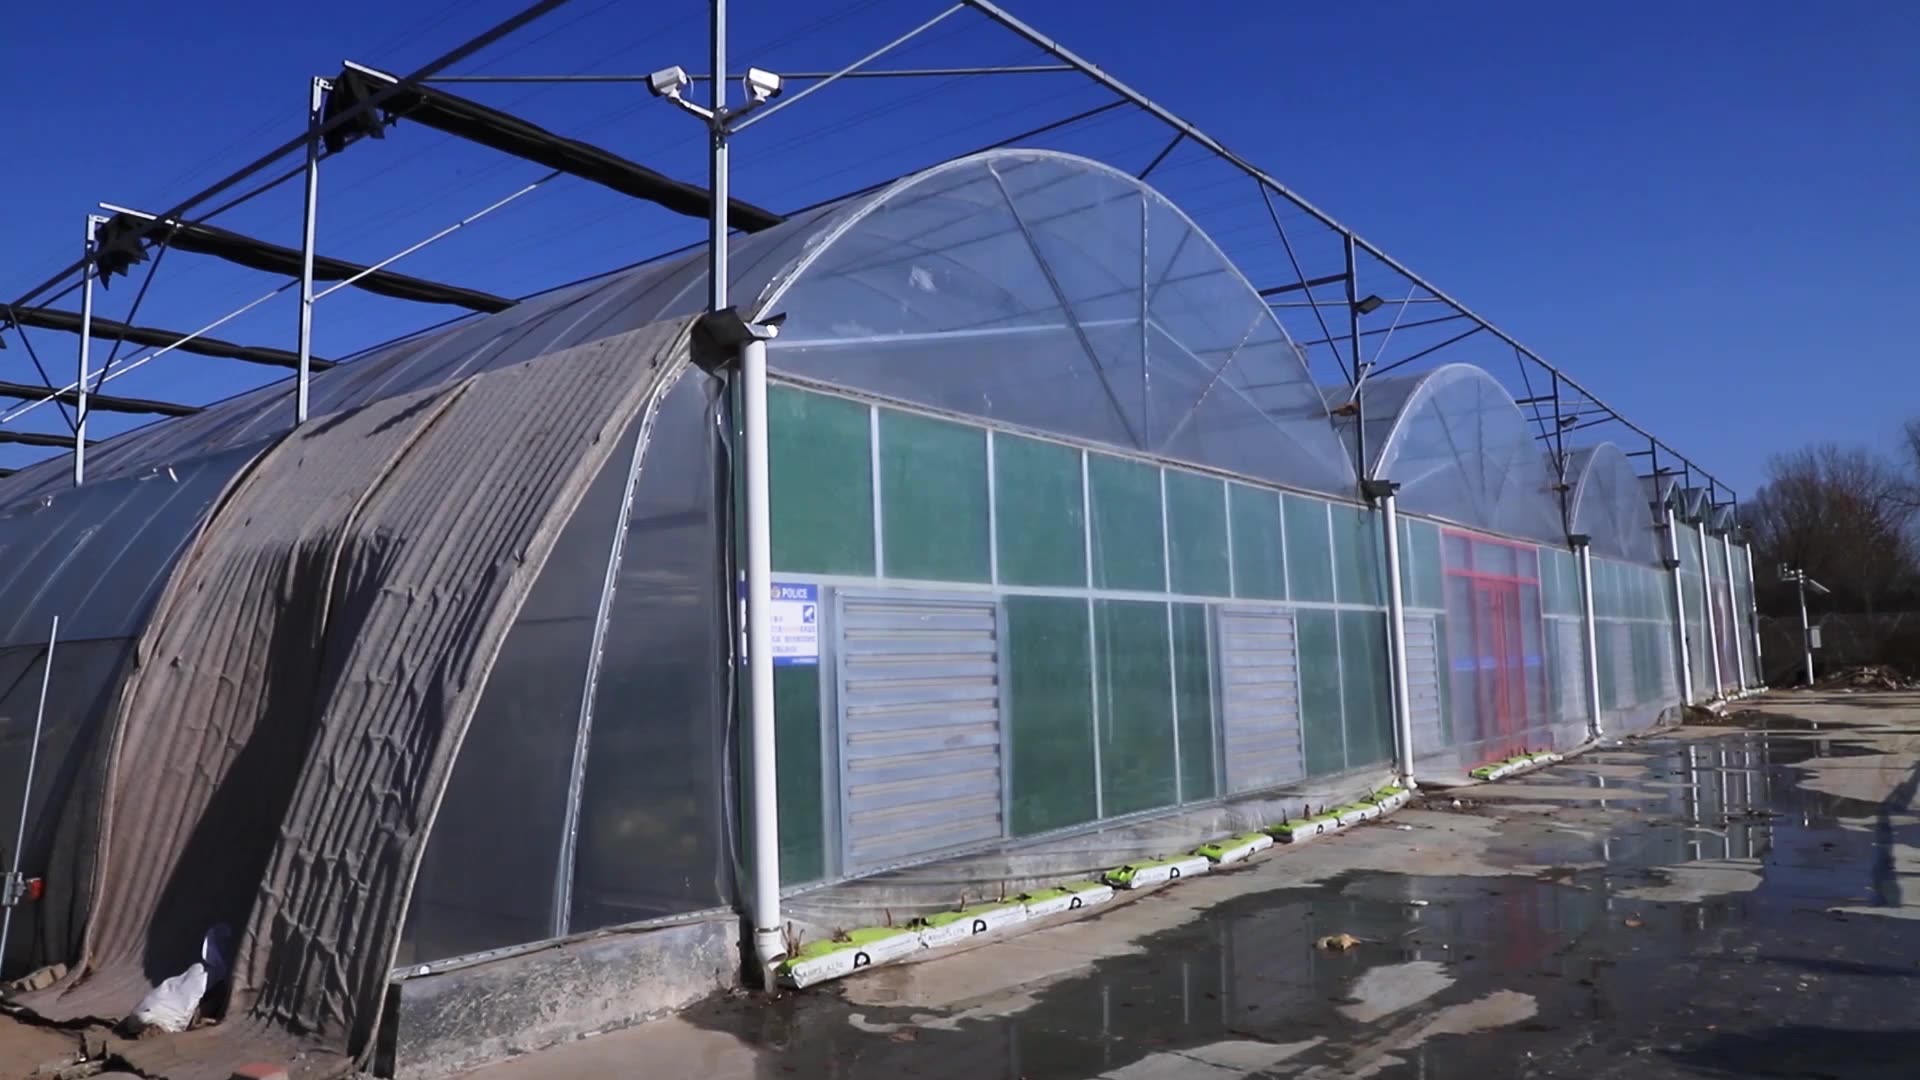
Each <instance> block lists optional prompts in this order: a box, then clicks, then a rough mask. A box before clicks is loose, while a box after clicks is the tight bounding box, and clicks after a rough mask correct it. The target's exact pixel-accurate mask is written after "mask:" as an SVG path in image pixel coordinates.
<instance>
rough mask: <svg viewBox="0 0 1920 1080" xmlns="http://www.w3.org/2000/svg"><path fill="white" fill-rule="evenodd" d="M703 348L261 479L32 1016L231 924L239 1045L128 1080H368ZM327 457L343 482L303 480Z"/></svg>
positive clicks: (622, 343) (380, 432)
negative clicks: (626, 449)
mask: <svg viewBox="0 0 1920 1080" xmlns="http://www.w3.org/2000/svg"><path fill="white" fill-rule="evenodd" d="M687 340H688V339H687V329H686V324H685V323H684V322H679V323H673V324H667V325H663V326H657V327H653V328H649V329H647V330H644V331H642V332H639V333H636V334H633V335H627V336H624V337H622V338H618V339H613V340H610V341H607V342H605V343H603V344H601V345H598V346H590V347H587V348H583V349H579V350H574V351H571V352H567V353H562V354H558V355H555V356H553V357H549V358H546V359H545V360H543V361H541V362H539V363H535V364H528V365H522V366H519V367H516V368H510V369H505V370H501V371H498V372H495V373H493V374H491V375H489V376H486V377H483V378H479V379H474V380H467V381H463V382H462V383H461V384H459V385H458V386H453V387H448V388H445V389H443V390H439V391H436V392H430V393H428V394H423V395H419V396H413V397H405V398H399V399H393V400H390V401H387V402H383V403H380V404H379V405H377V406H375V407H373V408H370V409H367V410H361V411H358V412H355V413H352V414H349V415H346V416H343V417H341V418H340V419H339V420H338V421H336V422H333V423H327V424H314V425H309V426H307V427H306V428H303V429H302V430H301V432H300V433H299V434H298V435H297V436H296V437H295V439H294V440H292V441H290V442H289V443H286V444H283V445H282V446H280V447H276V448H275V450H274V451H273V452H272V453H271V454H270V455H268V456H267V458H265V459H263V461H262V463H261V464H260V465H259V466H257V467H256V468H255V469H254V470H252V472H251V473H250V474H249V476H248V478H247V481H246V483H245V485H244V487H243V488H242V489H240V490H238V491H236V492H235V493H234V495H233V496H232V497H231V499H230V500H229V502H228V503H227V505H226V506H225V507H224V508H223V511H222V515H221V516H220V517H219V518H218V519H217V520H216V522H215V523H214V525H213V526H211V527H210V528H209V529H208V530H207V531H206V533H205V537H204V538H203V539H202V541H201V542H200V543H199V544H198V545H197V546H196V548H195V551H194V554H193V557H192V558H191V559H190V560H189V562H188V565H190V566H192V567H193V572H192V573H190V574H176V575H175V576H174V577H173V579H172V580H171V581H170V582H169V584H168V587H167V592H166V595H165V597H164V598H163V599H162V601H161V603H160V604H159V605H158V607H157V609H156V613H155V615H154V617H153V619H152V623H151V625H150V626H149V628H148V630H147V631H146V633H145V635H144V636H143V643H142V649H143V651H144V652H145V653H146V654H147V655H150V656H152V657H154V658H155V659H154V662H152V663H151V664H149V665H147V666H145V667H143V668H142V669H141V672H140V675H139V677H138V678H137V679H135V680H133V681H130V682H129V684H128V687H127V689H126V691H125V692H124V695H123V698H122V707H121V709H120V711H121V712H122V713H124V714H125V716H126V717H127V721H126V723H125V725H124V727H123V729H122V731H121V733H120V734H119V735H118V737H117V738H116V740H115V743H114V748H113V753H112V755H111V758H110V764H109V773H108V776H109V781H108V784H107V787H108V794H107V797H106V798H105V799H104V806H105V813H107V814H108V815H109V817H110V820H111V822H112V826H111V827H106V826H103V827H102V829H101V830H100V831H101V833H102V834H103V835H104V836H105V837H106V838H107V841H106V843H105V845H104V851H103V858H102V861H101V867H100V869H99V871H98V873H97V875H96V878H97V881H98V883H99V884H98V895H97V897H96V910H95V913H94V915H93V918H92V919H91V921H90V922H89V925H88V930H87V934H86V949H85V951H84V953H83V955H82V957H81V963H80V965H79V966H78V968H77V969H76V971H75V972H74V973H72V974H70V975H69V977H68V978H67V979H66V980H65V981H63V982H62V983H60V984H57V985H56V986H55V987H54V988H52V989H50V990H48V991H46V992H43V993H41V994H36V995H32V996H31V997H30V998H29V999H28V1000H27V1001H26V1003H27V1004H28V1005H29V1007H31V1008H33V1009H35V1010H36V1011H38V1012H41V1013H42V1014H43V1015H47V1016H52V1017H58V1016H67V1017H78V1016H97V1017H109V1018H111V1017H118V1016H121V1015H124V1014H125V1013H126V1012H127V1011H128V1010H129V1009H130V1008H131V1007H132V1005H133V1003H134V1002H137V1001H138V1000H139V998H140V996H141V995H142V994H144V993H145V992H146V989H147V988H148V987H149V986H150V985H151V984H152V981H153V980H154V979H155V978H157V977H158V976H156V975H155V973H156V972H159V973H162V974H164V973H166V972H171V971H176V970H179V969H180V968H182V967H184V966H185V964H186V962H187V961H188V960H189V959H191V958H192V954H193V953H194V952H195V951H196V947H195V942H197V940H198V937H199V934H200V933H201V932H202V931H203V930H204V928H205V927H208V926H211V925H215V924H217V923H219V922H227V923H228V924H229V925H233V926H236V927H244V928H245V929H244V932H242V933H240V934H239V935H238V940H237V945H236V950H235V957H234V970H233V977H232V988H231V993H230V1000H229V1003H228V1016H227V1020H226V1022H225V1023H222V1024H220V1025H217V1026H215V1027H211V1028H203V1029H199V1030H196V1031H191V1032H188V1033H185V1034H183V1035H180V1036H176V1037H172V1038H168V1039H161V1040H148V1041H146V1042H143V1043H141V1044H140V1045H139V1046H138V1047H132V1048H128V1049H127V1050H126V1051H125V1056H126V1057H127V1059H128V1061H129V1063H130V1064H131V1065H132V1066H133V1067H134V1068H136V1069H138V1070H139V1071H140V1072H141V1073H142V1074H144V1075H154V1074H159V1075H167V1076H172V1077H176V1078H177V1080H187V1078H192V1080H199V1078H200V1077H206V1078H208V1080H219V1078H221V1077H225V1076H227V1075H229V1074H230V1073H231V1071H232V1069H233V1068H234V1067H236V1066H237V1065H238V1064H239V1063H240V1062H243V1061H247V1060H266V1059H286V1058H288V1057H290V1056H292V1055H293V1054H295V1053H300V1054H304V1055H306V1057H305V1058H304V1060H303V1062H302V1065H301V1071H302V1075H311V1076H325V1075H332V1074H333V1073H334V1072H336V1071H344V1070H346V1069H347V1068H348V1067H350V1065H351V1062H352V1057H351V1055H352V1054H354V1053H356V1052H358V1051H359V1050H361V1049H362V1048H364V1047H365V1046H367V1044H368V1041H369V1039H370V1038H371V1035H372V1032H373V1031H374V1030H375V1029H376V1028H377V1025H378V1020H379V1014H380V1009H381V1007H382V1003H383V1000H384V996H385V987H386V981H387V975H388V971H389V968H390V966H391V964H392V961H393V957H394V955H395V952H396V950H397V947H398V937H399V930H400V925H401V922H402V916H403V914H404V911H405V907H406V903H407V898H408V893H409V891H410V887H411V884H412V882H413V880H414V875H415V873H416V870H417V867H418V864H419V859H420V856H421V853H422V848H423V846H424V842H425V838H426V832H427V830H428V828H429V827H430V824H431V822H432V821H433V819H434V816H435V813H436V812H437V810H438V808H439V806H440V802H441V798H442V796H443V794H444V791H445V786H446V783H447V780H448V776H449V773H450V771H451V767H452V762H453V759H454V757H455V756H456V755H457V751H458V748H459V746H460V743H461V741H462V739H463V738H464V736H465V733H466V730H467V726H468V721H469V719H470V718H471V716H472V712H473V709H474V707H475V705H476V703H477V701H478V699H479V697H480V696H481V688H482V687H483V686H484V685H485V684H486V681H487V677H488V674H489V672H490V671H491V670H492V668H493V665H494V662H495V659H496V657H497V656H498V654H499V651H500V647H501V645H502V643H503V641H504V639H505V638H506V636H507V635H508V633H509V630H510V629H511V626H512V624H513V622H514V620H515V618H516V617H517V616H518V614H519V612H520V611H521V609H522V606H523V604H524V602H525V600H526V598H527V596H528V594H529V593H530V591H531V589H532V586H533V585H534V583H535V581H536V579H537V577H538V575H539V572H540V570H541V568H542V567H543V566H544V564H545V562H546V560H547V558H548V556H549V554H550V553H551V551H552V550H553V547H554V545H555V544H556V543H557V541H558V539H559V536H560V534H561V533H562V532H563V527H564V525H565V524H566V522H568V521H569V520H570V519H571V517H572V515H573V512H574V510H575V509H576V508H577V507H578V505H579V504H580V501H581V500H582V499H583V498H584V496H585V494H586V492H587V490H588V489H589V488H590V487H591V486H592V481H593V479H594V477H596V476H597V475H599V473H600V468H601V465H602V464H603V463H604V462H605V461H606V460H607V459H608V458H609V457H610V456H611V455H612V454H613V453H614V451H615V449H616V448H617V445H618V444H619V443H620V438H619V435H620V433H621V432H622V431H624V430H627V429H628V426H629V425H630V424H631V423H632V422H633V420H634V419H635V417H637V416H640V415H642V414H643V413H644V411H646V410H649V409H651V408H652V406H653V403H654V402H655V401H656V400H657V395H658V394H659V393H661V392H663V390H664V387H665V385H667V376H669V375H670V374H671V373H675V372H677V371H678V370H679V366H680V364H682V363H683V362H684V359H685V356H686V349H687ZM503 431H511V432H512V435H511V436H510V438H511V439H512V446H511V448H510V452H498V450H499V447H498V443H499V441H500V439H501V437H502V436H501V433H502V432H503ZM316 457H319V458H323V459H325V460H328V461H329V462H330V463H331V465H332V467H330V468H329V469H326V470H315V469H311V468H303V463H305V462H307V461H309V460H312V459H314V458H316ZM187 717H192V718H194V722H185V719H184V718H187ZM347 868H350V869H351V872H342V870H344V869H347ZM169 957H171V959H169Z"/></svg>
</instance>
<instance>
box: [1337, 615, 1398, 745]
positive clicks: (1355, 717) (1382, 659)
mask: <svg viewBox="0 0 1920 1080" xmlns="http://www.w3.org/2000/svg"><path fill="white" fill-rule="evenodd" d="M1340 680H1341V685H1342V686H1343V688H1344V691H1345V692H1344V695H1343V697H1344V700H1345V702H1346V727H1347V767H1348V768H1350V769H1352V768H1358V767H1359V766H1361V765H1370V764H1373V763H1374V762H1379V761H1387V760H1390V759H1391V758H1392V757H1393V704H1392V703H1393V690H1392V688H1391V687H1390V686H1389V685H1388V683H1387V617H1386V616H1385V615H1382V614H1380V613H1379V612H1374V611H1342V612H1341V613H1340Z"/></svg>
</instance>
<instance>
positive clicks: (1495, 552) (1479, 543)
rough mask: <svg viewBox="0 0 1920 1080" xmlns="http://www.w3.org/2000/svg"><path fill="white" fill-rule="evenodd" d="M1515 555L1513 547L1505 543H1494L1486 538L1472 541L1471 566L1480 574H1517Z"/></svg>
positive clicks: (1518, 570)
mask: <svg viewBox="0 0 1920 1080" xmlns="http://www.w3.org/2000/svg"><path fill="white" fill-rule="evenodd" d="M1517 555H1518V553H1517V552H1515V551H1514V549H1512V548H1510V547H1508V546H1507V545H1505V544H1495V543H1492V542H1490V541H1486V540H1476V541H1474V542H1473V568H1474V570H1475V571H1477V572H1479V573H1482V574H1499V575H1502V576H1504V577H1513V576H1515V575H1517V574H1519V573H1520V566H1519V559H1518V558H1517V557H1516V556H1517Z"/></svg>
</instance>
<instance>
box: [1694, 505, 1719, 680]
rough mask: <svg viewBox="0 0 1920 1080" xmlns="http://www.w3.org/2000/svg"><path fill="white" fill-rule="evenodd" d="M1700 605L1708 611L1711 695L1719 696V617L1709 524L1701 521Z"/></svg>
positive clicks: (1708, 656)
mask: <svg viewBox="0 0 1920 1080" xmlns="http://www.w3.org/2000/svg"><path fill="white" fill-rule="evenodd" d="M1697 531H1698V532H1699V534H1700V607H1701V608H1702V609H1704V610H1705V612H1706V621H1707V662H1708V664H1709V665H1710V666H1711V668H1712V671H1713V693H1712V694H1710V695H1708V696H1709V697H1718V696H1719V695H1720V688H1721V686H1722V685H1724V684H1723V683H1722V681H1721V678H1720V630H1719V627H1718V625H1717V623H1718V622H1719V620H1718V619H1716V618H1714V605H1713V570H1712V569H1711V568H1710V567H1709V566H1708V564H1707V524H1706V522H1705V521H1702V522H1701V523H1700V528H1699V529H1698V530H1697Z"/></svg>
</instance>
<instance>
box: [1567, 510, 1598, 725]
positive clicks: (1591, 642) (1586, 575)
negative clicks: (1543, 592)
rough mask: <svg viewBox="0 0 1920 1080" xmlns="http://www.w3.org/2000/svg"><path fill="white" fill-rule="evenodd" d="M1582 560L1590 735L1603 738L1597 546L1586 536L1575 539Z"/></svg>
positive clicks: (1583, 616)
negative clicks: (1595, 582)
mask: <svg viewBox="0 0 1920 1080" xmlns="http://www.w3.org/2000/svg"><path fill="white" fill-rule="evenodd" d="M1573 543H1574V551H1575V552H1576V553H1578V555H1579V557H1580V616H1581V622H1582V624H1583V625H1584V626H1585V628H1586V634H1587V717H1588V725H1587V734H1588V735H1590V736H1592V737H1593V738H1595V739H1598V738H1599V737H1600V640H1599V633H1598V624H1597V623H1595V621H1594V618H1593V610H1594V603H1593V545H1592V544H1591V543H1589V542H1588V540H1587V538H1586V537H1584V536H1576V537H1574V538H1573Z"/></svg>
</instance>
